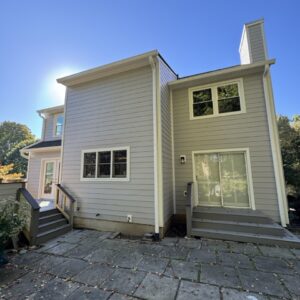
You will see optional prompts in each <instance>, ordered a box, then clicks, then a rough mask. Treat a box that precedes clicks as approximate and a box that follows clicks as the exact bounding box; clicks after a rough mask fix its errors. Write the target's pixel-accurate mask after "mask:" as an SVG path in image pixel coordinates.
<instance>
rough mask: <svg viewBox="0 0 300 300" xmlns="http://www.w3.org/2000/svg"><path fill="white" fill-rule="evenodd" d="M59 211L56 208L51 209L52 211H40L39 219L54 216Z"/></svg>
mask: <svg viewBox="0 0 300 300" xmlns="http://www.w3.org/2000/svg"><path fill="white" fill-rule="evenodd" d="M59 212H60V211H59V210H58V209H57V208H52V209H48V210H44V211H40V217H45V216H49V215H54V214H57V213H59Z"/></svg>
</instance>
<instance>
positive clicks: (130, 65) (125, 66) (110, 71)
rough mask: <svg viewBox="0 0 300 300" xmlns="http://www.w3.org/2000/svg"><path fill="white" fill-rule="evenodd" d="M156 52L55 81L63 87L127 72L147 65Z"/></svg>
mask: <svg viewBox="0 0 300 300" xmlns="http://www.w3.org/2000/svg"><path fill="white" fill-rule="evenodd" d="M158 54H159V53H158V51H157V50H153V51H149V52H146V53H143V54H140V55H136V56H132V57H129V58H126V59H122V60H119V61H116V62H113V63H110V64H106V65H103V66H100V67H97V68H93V69H89V70H86V71H83V72H79V73H76V74H73V75H70V76H66V77H62V78H58V79H57V80H56V81H57V82H58V83H61V84H63V85H65V86H73V85H76V84H80V83H84V82H88V81H92V80H96V79H100V78H103V77H107V76H110V75H114V74H117V73H120V72H125V71H129V70H132V69H135V68H138V67H142V66H146V65H149V64H150V63H149V57H151V56H157V55H158Z"/></svg>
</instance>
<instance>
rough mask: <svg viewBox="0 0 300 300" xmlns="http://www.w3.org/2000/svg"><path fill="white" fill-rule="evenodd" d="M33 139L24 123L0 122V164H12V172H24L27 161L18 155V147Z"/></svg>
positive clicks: (30, 142)
mask: <svg viewBox="0 0 300 300" xmlns="http://www.w3.org/2000/svg"><path fill="white" fill-rule="evenodd" d="M35 140H36V139H35V136H34V135H33V134H32V133H31V131H30V129H29V128H28V127H27V126H26V125H23V124H18V123H15V122H8V121H5V122H3V123H0V165H9V164H13V165H14V166H13V169H12V172H13V173H23V174H25V173H26V169H27V161H26V159H25V158H23V157H22V156H21V155H20V149H22V148H23V147H25V146H27V145H29V144H32V143H34V142H35Z"/></svg>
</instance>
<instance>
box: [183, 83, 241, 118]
mask: <svg viewBox="0 0 300 300" xmlns="http://www.w3.org/2000/svg"><path fill="white" fill-rule="evenodd" d="M189 103H190V119H200V118H209V117H215V116H221V115H229V114H238V113H243V112H245V111H246V109H245V101H244V93H243V82H242V79H236V80H232V81H226V82H221V83H216V84H212V85H207V86H203V87H195V88H190V89H189Z"/></svg>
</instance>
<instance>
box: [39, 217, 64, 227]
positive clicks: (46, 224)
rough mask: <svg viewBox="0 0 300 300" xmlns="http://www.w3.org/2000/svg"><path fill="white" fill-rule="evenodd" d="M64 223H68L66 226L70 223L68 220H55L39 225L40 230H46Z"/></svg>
mask: <svg viewBox="0 0 300 300" xmlns="http://www.w3.org/2000/svg"><path fill="white" fill-rule="evenodd" d="M62 222H66V224H67V223H68V221H67V220H66V219H57V220H54V221H50V222H48V223H44V224H39V226H38V228H44V227H47V226H49V225H53V224H55V223H62Z"/></svg>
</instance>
